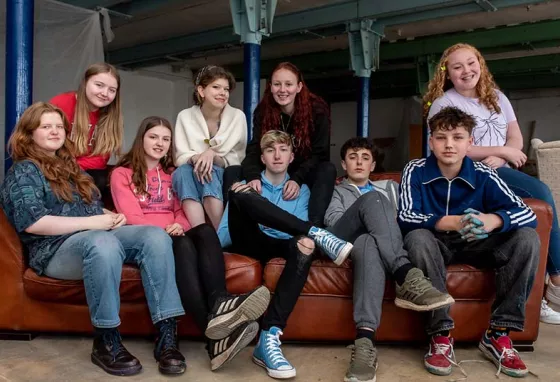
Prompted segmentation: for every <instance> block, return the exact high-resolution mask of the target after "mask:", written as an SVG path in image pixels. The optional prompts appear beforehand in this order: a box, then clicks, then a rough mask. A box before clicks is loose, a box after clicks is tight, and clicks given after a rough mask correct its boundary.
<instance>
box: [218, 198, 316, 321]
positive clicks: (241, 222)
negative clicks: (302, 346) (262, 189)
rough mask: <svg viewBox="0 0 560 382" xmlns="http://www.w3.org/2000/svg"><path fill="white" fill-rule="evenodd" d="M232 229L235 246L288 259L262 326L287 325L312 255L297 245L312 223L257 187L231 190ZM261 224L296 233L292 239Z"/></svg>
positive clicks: (263, 259) (253, 253)
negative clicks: (277, 235)
mask: <svg viewBox="0 0 560 382" xmlns="http://www.w3.org/2000/svg"><path fill="white" fill-rule="evenodd" d="M228 208H229V211H228V213H229V218H228V219H229V220H228V226H229V233H230V236H231V241H232V247H233V250H234V251H236V252H238V253H241V254H243V255H246V256H250V257H252V258H254V259H257V260H259V261H261V262H262V263H263V265H264V264H265V263H266V262H267V261H269V260H270V259H272V258H274V257H281V258H284V259H286V265H285V267H284V270H283V271H282V274H281V275H280V279H279V280H278V283H277V285H276V290H275V291H274V296H273V297H272V300H271V302H270V306H269V308H268V311H267V312H266V314H265V315H264V317H263V322H262V329H263V330H268V329H270V327H271V326H277V327H279V328H281V329H283V328H284V327H286V322H287V321H288V317H289V316H290V314H291V313H292V310H293V309H294V306H295V304H296V302H297V300H298V298H299V295H300V294H301V291H302V290H303V287H304V285H305V282H306V280H307V276H308V274H309V270H310V268H311V262H312V261H313V256H312V255H305V254H303V253H302V252H301V251H300V250H299V249H298V246H297V242H298V240H299V239H301V238H302V237H304V235H306V234H307V233H308V232H309V229H310V228H311V223H309V222H305V221H303V220H300V219H298V218H297V217H295V216H294V215H292V214H290V213H289V212H287V211H284V210H283V209H281V208H279V207H278V206H276V205H274V204H272V203H270V202H269V201H268V200H267V199H265V198H263V197H262V196H260V195H259V194H258V193H257V192H255V191H248V192H233V191H230V192H229V207H228ZM259 224H262V225H265V226H267V227H270V228H273V229H276V230H278V231H282V232H285V233H288V234H290V235H292V236H293V237H292V238H291V239H284V240H283V239H276V238H273V237H270V236H268V235H266V234H265V233H263V232H262V231H261V229H260V227H259Z"/></svg>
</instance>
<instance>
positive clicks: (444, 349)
mask: <svg viewBox="0 0 560 382" xmlns="http://www.w3.org/2000/svg"><path fill="white" fill-rule="evenodd" d="M432 346H433V347H434V354H439V355H442V356H444V357H445V358H446V359H447V360H448V361H449V363H451V365H453V366H455V367H457V368H459V370H461V373H462V374H463V375H464V377H463V378H459V379H449V380H448V382H457V381H464V380H466V379H467V378H468V375H467V372H466V371H465V369H463V367H462V366H461V363H463V362H470V361H461V362H457V360H456V358H455V350H453V345H451V343H449V344H438V343H435V342H433V343H432ZM448 352H449V353H450V355H447V353H448Z"/></svg>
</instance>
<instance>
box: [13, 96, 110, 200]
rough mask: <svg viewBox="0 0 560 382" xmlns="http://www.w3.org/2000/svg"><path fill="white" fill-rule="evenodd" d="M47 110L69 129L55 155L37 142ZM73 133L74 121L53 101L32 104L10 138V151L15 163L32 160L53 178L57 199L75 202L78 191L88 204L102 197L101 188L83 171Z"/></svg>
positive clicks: (50, 178) (51, 181) (53, 187)
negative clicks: (38, 129) (71, 129)
mask: <svg viewBox="0 0 560 382" xmlns="http://www.w3.org/2000/svg"><path fill="white" fill-rule="evenodd" d="M45 113H57V114H58V115H60V118H62V123H63V124H64V130H65V131H66V138H67V139H65V140H64V145H62V147H61V148H59V149H58V150H57V151H56V155H55V156H49V155H47V154H45V152H44V151H43V150H41V149H40V148H39V147H38V146H37V145H36V144H35V143H34V142H33V131H35V130H36V129H37V128H39V126H40V125H41V116H42V115H43V114H45ZM69 132H70V122H68V119H67V118H66V114H64V112H63V111H62V110H60V109H59V108H58V107H56V106H53V105H51V104H49V103H45V102H36V103H34V104H33V105H31V106H29V107H28V108H27V109H26V110H25V111H24V112H23V114H22V116H21V118H20V119H19V122H18V123H17V125H16V128H15V129H14V132H13V133H12V135H11V136H10V140H9V141H8V152H9V153H10V154H11V156H12V159H13V160H14V162H19V161H23V160H30V161H32V162H33V163H35V164H36V165H37V167H39V169H40V170H41V172H42V173H43V175H44V176H45V178H46V179H47V180H48V181H49V183H50V185H51V188H52V191H53V193H54V194H55V195H56V196H57V198H59V199H62V200H65V201H67V202H72V201H73V198H72V194H73V192H74V191H75V192H77V193H78V194H79V195H80V196H81V197H82V199H83V200H84V201H85V202H86V203H88V204H91V203H92V202H93V201H94V200H95V199H96V197H97V196H99V190H98V189H97V187H95V184H94V183H93V179H92V178H91V177H90V176H89V175H87V174H86V173H84V172H83V171H82V170H80V167H79V166H78V163H77V162H76V159H75V153H76V149H75V147H74V144H73V143H72V141H70V140H69V139H68V135H69Z"/></svg>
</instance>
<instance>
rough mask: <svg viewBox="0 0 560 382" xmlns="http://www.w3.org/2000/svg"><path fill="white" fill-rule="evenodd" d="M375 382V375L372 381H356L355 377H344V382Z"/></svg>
mask: <svg viewBox="0 0 560 382" xmlns="http://www.w3.org/2000/svg"><path fill="white" fill-rule="evenodd" d="M375 381H377V375H376V376H375V377H373V379H358V378H355V377H350V378H348V377H344V382H375Z"/></svg>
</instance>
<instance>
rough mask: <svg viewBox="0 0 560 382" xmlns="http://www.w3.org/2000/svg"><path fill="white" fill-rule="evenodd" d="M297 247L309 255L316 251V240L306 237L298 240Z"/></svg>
mask: <svg viewBox="0 0 560 382" xmlns="http://www.w3.org/2000/svg"><path fill="white" fill-rule="evenodd" d="M297 247H298V249H299V251H300V252H301V253H303V254H304V255H308V256H309V255H312V254H313V251H315V242H313V240H311V239H310V238H308V237H304V238H301V239H299V240H298V242H297Z"/></svg>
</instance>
